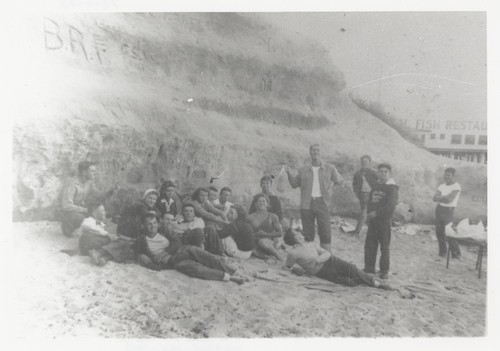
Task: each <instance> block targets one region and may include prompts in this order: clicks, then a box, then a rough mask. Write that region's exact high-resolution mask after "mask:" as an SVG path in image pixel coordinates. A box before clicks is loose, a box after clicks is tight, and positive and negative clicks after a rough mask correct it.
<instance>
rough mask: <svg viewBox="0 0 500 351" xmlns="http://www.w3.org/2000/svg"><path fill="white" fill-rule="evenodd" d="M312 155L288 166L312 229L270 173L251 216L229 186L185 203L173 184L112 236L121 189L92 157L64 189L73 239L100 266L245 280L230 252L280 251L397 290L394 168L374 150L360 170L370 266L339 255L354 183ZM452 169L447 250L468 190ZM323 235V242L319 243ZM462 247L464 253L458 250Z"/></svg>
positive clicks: (314, 270) (357, 185) (334, 277)
mask: <svg viewBox="0 0 500 351" xmlns="http://www.w3.org/2000/svg"><path fill="white" fill-rule="evenodd" d="M309 151H310V156H311V162H310V164H309V165H307V166H305V167H302V168H300V169H299V170H298V171H296V170H292V169H291V168H289V167H288V166H285V171H286V174H287V178H288V181H289V183H290V185H291V187H292V188H300V215H301V221H302V228H300V227H296V226H293V225H291V224H292V221H291V220H290V221H288V222H287V220H286V219H285V218H284V213H283V209H282V205H281V202H280V199H279V198H278V196H276V195H274V194H272V193H271V188H272V181H273V177H271V176H268V175H266V176H263V177H262V178H261V180H260V186H261V189H262V192H260V193H258V194H257V195H255V196H254V198H253V200H252V203H251V206H250V208H249V212H248V214H247V212H246V211H245V209H244V208H243V207H242V206H241V205H238V204H234V203H232V202H231V196H232V191H231V189H230V188H229V187H224V188H222V189H221V190H220V191H219V190H218V189H217V188H215V187H213V186H210V187H208V188H198V189H196V190H195V191H194V193H193V194H192V195H191V196H188V197H185V198H182V199H181V196H180V195H179V193H178V192H177V185H176V184H175V182H173V181H166V182H164V183H163V184H162V185H161V187H160V189H159V191H158V190H156V189H148V190H146V191H145V192H144V195H143V196H142V199H141V200H140V201H138V202H137V203H135V204H130V205H129V206H127V207H126V208H125V209H124V210H123V211H122V213H121V214H120V215H119V216H115V217H114V218H113V220H114V221H115V222H116V223H117V229H116V234H112V233H109V232H108V231H106V229H105V225H104V221H105V218H106V209H105V205H104V204H105V199H106V197H107V196H109V195H110V194H111V193H112V191H113V190H116V189H112V190H111V191H109V192H107V193H103V192H100V191H99V190H98V189H97V188H96V187H95V185H94V180H95V176H96V166H95V164H93V163H91V162H87V161H85V162H81V163H80V164H79V166H78V175H77V176H76V177H75V178H72V179H70V180H69V181H68V182H67V184H66V185H65V187H64V189H63V193H62V212H63V215H62V218H61V222H62V231H63V234H64V235H66V236H68V237H70V236H78V237H79V251H80V253H81V254H83V255H89V256H90V258H91V261H92V262H93V263H94V264H96V265H100V266H101V265H104V264H106V262H108V261H109V260H113V261H115V262H127V261H136V262H138V263H139V264H141V265H143V266H145V267H147V268H149V269H153V270H162V269H176V270H178V271H180V272H182V273H185V274H187V275H189V276H192V277H197V278H201V279H209V280H221V281H234V282H237V283H243V282H244V281H245V280H247V279H248V277H245V276H244V274H243V273H242V272H241V271H240V270H238V267H237V266H236V265H235V264H234V263H232V262H231V261H230V260H229V259H228V257H232V258H236V259H241V260H245V259H248V258H250V257H251V256H252V255H253V256H256V257H259V258H267V257H274V258H275V259H277V260H279V261H283V262H284V263H285V267H286V268H288V269H291V270H292V272H293V273H296V274H304V273H306V274H309V275H315V276H318V277H320V278H323V279H327V280H330V281H333V282H335V283H339V284H344V285H350V286H353V285H358V284H364V285H368V286H373V287H381V288H387V285H386V284H385V283H384V282H383V281H384V280H386V279H388V274H389V267H390V240H391V222H392V216H393V213H394V210H395V207H396V204H397V201H398V186H397V185H396V183H395V181H394V179H393V178H392V177H391V172H392V168H391V165H389V164H387V163H382V164H379V165H378V167H377V170H374V169H373V168H371V166H370V163H371V158H370V156H363V157H362V158H361V169H360V170H359V171H358V172H356V173H355V174H354V178H353V190H354V193H355V194H356V196H357V197H358V199H359V201H360V205H361V215H360V218H359V221H358V225H357V227H356V230H355V233H356V234H359V232H360V230H361V228H362V226H363V224H364V223H365V221H366V222H367V224H368V231H367V234H366V240H365V246H364V261H365V266H364V269H363V270H360V269H358V268H357V267H356V266H355V265H353V264H350V263H348V262H346V261H344V260H342V259H340V258H338V257H335V256H333V255H332V252H331V251H332V248H331V239H332V238H331V237H332V234H331V224H330V210H329V205H330V196H331V192H332V188H333V187H334V186H335V185H338V186H344V180H343V178H342V176H341V175H340V174H339V172H338V171H337V169H336V168H335V166H333V165H331V164H328V163H325V162H323V161H322V159H321V150H320V146H319V145H317V144H314V145H311V147H310V149H309ZM452 171H453V172H452ZM450 174H453V177H454V170H452V169H447V170H446V172H445V179H446V180H447V182H446V184H447V185H443V186H440V188H439V192H437V193H436V195H435V196H434V200H435V201H437V202H438V203H439V204H438V209H437V210H436V216H438V214H439V220H438V218H437V219H436V221H437V222H436V234H437V236H438V239H439V243H440V251H439V254H440V255H443V254H444V253H443V250H446V241H443V240H442V239H443V235H444V227H443V225H446V224H447V223H445V222H446V221H447V220H450V216H451V218H452V213H453V207H454V206H456V201H457V199H458V193H459V192H460V186H459V185H458V187H457V186H456V185H452V184H448V183H449V182H450V180H449V175H450ZM455 184H458V183H455ZM438 222H439V231H438ZM284 228H286V230H284ZM441 228H443V230H441ZM316 232H317V233H318V236H319V245H317V244H316V242H315V240H314V239H315V235H316ZM287 245H288V246H291V247H287ZM443 245H444V247H442V246H443ZM378 246H380V251H381V255H380V263H379V265H380V273H379V276H378V277H377V276H376V275H375V272H376V271H375V265H376V259H377V253H378ZM457 247H458V246H457ZM453 250H455V251H453V252H454V254H456V248H455V247H453ZM285 253H287V255H286V256H285Z"/></svg>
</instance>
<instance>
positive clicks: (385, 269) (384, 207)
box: [363, 163, 398, 279]
mask: <svg viewBox="0 0 500 351" xmlns="http://www.w3.org/2000/svg"><path fill="white" fill-rule="evenodd" d="M391 170H392V168H391V165H389V164H387V163H381V164H380V165H379V166H378V177H379V180H378V183H377V184H376V185H375V186H374V187H373V188H372V191H371V193H370V200H369V201H368V215H367V219H368V232H367V233H366V240H365V268H364V269H363V270H364V271H365V272H367V273H375V263H376V261H377V251H378V246H379V244H380V279H387V278H388V277H389V264H390V250H389V246H390V243H391V220H392V215H393V214H394V210H395V209H396V204H397V202H398V186H397V185H396V183H395V181H394V179H392V178H391Z"/></svg>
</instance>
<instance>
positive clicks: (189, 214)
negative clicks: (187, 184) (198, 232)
mask: <svg viewBox="0 0 500 351" xmlns="http://www.w3.org/2000/svg"><path fill="white" fill-rule="evenodd" d="M194 216H195V212H194V206H193V205H192V204H189V203H188V204H185V205H184V206H182V217H184V221H186V222H191V221H192V220H193V219H194Z"/></svg>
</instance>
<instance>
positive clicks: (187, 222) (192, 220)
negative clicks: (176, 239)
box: [174, 203, 205, 248]
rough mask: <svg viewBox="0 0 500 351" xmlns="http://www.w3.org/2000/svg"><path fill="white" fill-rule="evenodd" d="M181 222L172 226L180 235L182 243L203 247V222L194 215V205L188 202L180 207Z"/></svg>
mask: <svg viewBox="0 0 500 351" xmlns="http://www.w3.org/2000/svg"><path fill="white" fill-rule="evenodd" d="M182 216H183V218H184V219H183V220H182V222H180V223H178V224H177V225H176V226H175V227H174V232H175V233H176V234H180V235H181V236H182V243H183V244H189V245H194V246H198V247H200V248H204V242H205V234H204V229H205V222H204V221H203V219H201V218H199V217H196V215H195V211H194V206H193V205H192V204H190V203H187V204H184V206H183V207H182Z"/></svg>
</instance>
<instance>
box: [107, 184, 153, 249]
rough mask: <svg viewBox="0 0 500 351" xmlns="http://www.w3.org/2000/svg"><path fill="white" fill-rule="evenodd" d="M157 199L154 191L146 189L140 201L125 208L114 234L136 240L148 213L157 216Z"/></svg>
mask: <svg viewBox="0 0 500 351" xmlns="http://www.w3.org/2000/svg"><path fill="white" fill-rule="evenodd" d="M157 198H158V191H156V189H148V190H146V191H145V192H144V195H143V197H142V200H141V201H139V202H137V203H136V204H134V205H132V206H129V207H127V208H125V210H124V211H123V213H122V214H120V219H119V220H118V226H117V228H116V232H117V233H118V234H119V235H123V236H126V237H129V238H133V239H136V238H137V237H138V236H139V235H141V228H142V218H143V217H144V215H145V214H146V213H148V212H150V211H155V212H157V214H158V216H159V215H160V211H159V210H158V209H157V207H156V200H157Z"/></svg>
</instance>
